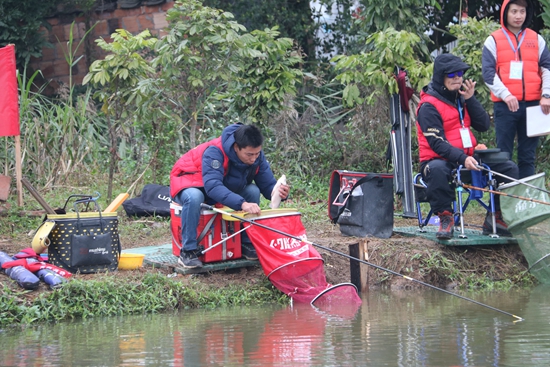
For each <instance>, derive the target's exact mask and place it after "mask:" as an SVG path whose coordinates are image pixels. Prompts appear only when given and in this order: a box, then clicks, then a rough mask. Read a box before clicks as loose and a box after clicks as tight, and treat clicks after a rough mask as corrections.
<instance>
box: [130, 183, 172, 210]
mask: <svg viewBox="0 0 550 367" xmlns="http://www.w3.org/2000/svg"><path fill="white" fill-rule="evenodd" d="M171 202H172V199H171V198H170V186H163V185H157V184H148V185H145V187H143V190H142V191H141V195H140V196H138V197H135V198H133V199H129V200H126V201H125V202H123V203H122V206H123V207H124V210H125V211H126V214H127V215H128V216H129V217H154V216H159V217H170V203H171Z"/></svg>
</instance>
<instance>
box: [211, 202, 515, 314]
mask: <svg viewBox="0 0 550 367" xmlns="http://www.w3.org/2000/svg"><path fill="white" fill-rule="evenodd" d="M201 207H202V208H203V209H206V210H213V211H215V212H217V213H220V214H223V215H228V216H230V217H232V218H235V219H238V220H240V221H243V222H247V223H250V224H253V225H255V226H258V227H261V228H264V229H267V230H269V231H273V232H275V233H278V234H280V235H283V236H285V237H289V238H293V239H295V240H298V241H301V242H304V243H307V244H309V245H312V246H316V247H318V248H320V249H323V250H325V251H328V252H332V253H334V254H337V255H340V256H344V257H347V258H348V259H350V260H355V261H359V262H361V263H363V264H366V265H369V266H372V267H373V268H376V269H379V270H382V271H385V272H387V273H390V274H393V275H396V276H399V277H401V278H404V279H407V280H410V281H412V282H415V283H418V284H421V285H423V286H426V287H429V288H432V289H435V290H438V291H441V292H443V293H447V294H450V295H451V296H455V297H458V298H461V299H463V300H465V301H468V302H472V303H475V304H477V305H479V306H483V307H486V308H488V309H490V310H493V311H497V312H500V313H503V314H505V315H508V316H512V317H514V318H516V319H517V320H516V321H523V318H521V317H519V316H516V315H514V314H511V313H509V312H506V311H503V310H499V309H498V308H495V307H492V306H489V305H486V304H484V303H481V302H478V301H476V300H473V299H471V298H468V297H464V296H461V295H459V294H456V293H453V292H450V291H448V290H446V289H442V288H438V287H436V286H435V285H431V284H428V283H424V282H422V281H420V280H418V279H414V278H411V277H408V276H406V275H403V274H400V273H398V272H396V271H393V270H390V269H386V268H383V267H381V266H378V265H376V264H373V263H370V262H368V261H366V260H362V259H358V258H356V257H353V256H351V255H348V254H345V253H343V252H340V251H336V250H333V249H331V248H328V247H325V246H322V245H319V244H316V243H313V242H311V241H308V240H304V239H302V238H300V237H298V236H293V235H291V234H289V233H286V232H283V231H280V230H278V229H276V228H272V227H269V226H266V225H265V224H261V223H256V222H255V221H254V220H249V219H246V218H243V217H240V216H238V215H235V214H232V213H229V212H226V211H224V210H221V209H218V208H216V207H213V206H211V205H207V204H201Z"/></svg>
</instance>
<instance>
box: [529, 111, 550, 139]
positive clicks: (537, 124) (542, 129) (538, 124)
mask: <svg viewBox="0 0 550 367" xmlns="http://www.w3.org/2000/svg"><path fill="white" fill-rule="evenodd" d="M548 134H550V114H548V115H545V114H544V113H542V108H540V106H533V107H527V136H528V137H533V136H541V135H548Z"/></svg>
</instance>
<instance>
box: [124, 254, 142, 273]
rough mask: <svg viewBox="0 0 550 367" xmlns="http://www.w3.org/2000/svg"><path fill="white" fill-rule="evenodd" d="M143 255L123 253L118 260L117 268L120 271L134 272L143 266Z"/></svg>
mask: <svg viewBox="0 0 550 367" xmlns="http://www.w3.org/2000/svg"><path fill="white" fill-rule="evenodd" d="M144 257H145V255H144V254H130V253H127V252H123V253H121V254H120V257H119V258H118V268H119V269H120V270H134V269H138V268H141V266H142V265H143V258H144Z"/></svg>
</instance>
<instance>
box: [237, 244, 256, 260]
mask: <svg viewBox="0 0 550 367" xmlns="http://www.w3.org/2000/svg"><path fill="white" fill-rule="evenodd" d="M241 253H242V255H243V257H244V258H245V259H247V260H258V254H257V253H256V249H255V248H254V246H253V245H252V244H251V243H242V244H241Z"/></svg>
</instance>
